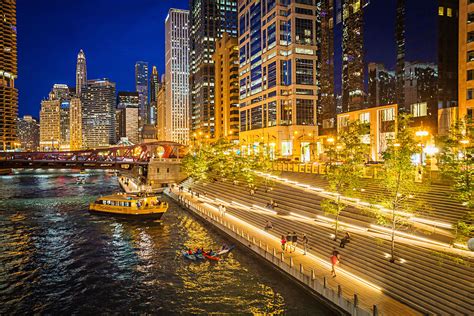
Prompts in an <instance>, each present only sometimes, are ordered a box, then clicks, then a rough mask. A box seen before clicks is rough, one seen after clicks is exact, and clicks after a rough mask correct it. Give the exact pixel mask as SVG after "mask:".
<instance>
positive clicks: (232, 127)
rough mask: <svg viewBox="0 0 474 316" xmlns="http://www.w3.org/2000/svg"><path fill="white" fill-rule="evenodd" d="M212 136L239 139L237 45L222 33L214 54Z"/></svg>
mask: <svg viewBox="0 0 474 316" xmlns="http://www.w3.org/2000/svg"><path fill="white" fill-rule="evenodd" d="M212 60H213V61H214V67H215V68H214V74H215V79H214V82H215V83H214V87H215V94H214V100H215V101H214V105H215V112H214V123H215V128H214V138H215V139H219V138H221V137H225V138H227V139H229V140H238V139H239V45H238V42H237V37H231V36H229V34H227V33H224V34H223V36H222V38H221V39H220V40H218V41H217V43H216V49H215V52H214V55H213V56H212Z"/></svg>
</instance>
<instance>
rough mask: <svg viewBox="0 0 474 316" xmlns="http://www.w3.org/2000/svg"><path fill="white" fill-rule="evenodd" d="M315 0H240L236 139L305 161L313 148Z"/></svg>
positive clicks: (248, 147)
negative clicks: (237, 131) (238, 103)
mask: <svg viewBox="0 0 474 316" xmlns="http://www.w3.org/2000/svg"><path fill="white" fill-rule="evenodd" d="M317 10H318V7H317V6H316V5H315V4H314V2H313V1H298V2H297V1H258V0H253V1H244V0H241V1H239V63H240V67H239V75H240V78H239V81H240V82H239V97H240V106H239V111H240V137H239V138H240V144H241V146H242V151H243V153H244V154H246V153H252V152H253V153H257V152H264V153H266V154H268V155H269V156H270V157H271V158H279V157H283V158H290V159H296V160H300V161H309V160H310V159H313V158H314V157H315V156H316V155H317V153H316V149H317V145H316V143H315V137H316V136H317V133H318V131H317V124H316V118H317V115H316V100H317V95H318V91H317V77H316V71H317V62H318V56H317V38H316V26H317V15H316V13H317Z"/></svg>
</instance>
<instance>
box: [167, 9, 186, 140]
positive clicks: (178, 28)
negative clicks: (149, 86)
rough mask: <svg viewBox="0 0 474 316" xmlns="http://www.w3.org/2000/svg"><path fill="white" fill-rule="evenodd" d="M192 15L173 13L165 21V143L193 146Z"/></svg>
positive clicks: (172, 10)
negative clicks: (191, 111)
mask: <svg viewBox="0 0 474 316" xmlns="http://www.w3.org/2000/svg"><path fill="white" fill-rule="evenodd" d="M188 20H189V11H187V10H180V9H170V10H169V13H168V16H167V17H166V21H165V30H166V31H165V32H166V34H165V45H166V53H165V68H166V72H165V73H166V79H165V81H166V82H165V84H166V117H165V122H164V124H165V126H166V128H165V129H164V131H165V134H164V135H163V136H164V139H163V140H168V141H175V142H178V143H181V144H188V143H189V125H190V117H189V114H190V107H189V102H190V100H189V99H190V98H189V93H190V91H189V65H190V62H189V27H188V25H189V22H188Z"/></svg>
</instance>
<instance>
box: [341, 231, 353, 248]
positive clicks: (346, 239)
mask: <svg viewBox="0 0 474 316" xmlns="http://www.w3.org/2000/svg"><path fill="white" fill-rule="evenodd" d="M350 242H351V235H350V234H349V232H346V235H345V236H344V237H343V238H342V239H341V243H340V244H339V247H341V248H345V247H346V244H348V243H350Z"/></svg>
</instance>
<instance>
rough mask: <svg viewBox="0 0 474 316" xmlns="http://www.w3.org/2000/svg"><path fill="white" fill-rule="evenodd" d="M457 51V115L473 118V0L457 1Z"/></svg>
mask: <svg viewBox="0 0 474 316" xmlns="http://www.w3.org/2000/svg"><path fill="white" fill-rule="evenodd" d="M446 11H447V10H446ZM446 13H447V12H446ZM458 51H459V116H460V117H461V118H464V117H466V116H467V117H468V118H469V119H472V118H474V1H472V0H460V1H459V49H458Z"/></svg>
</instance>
